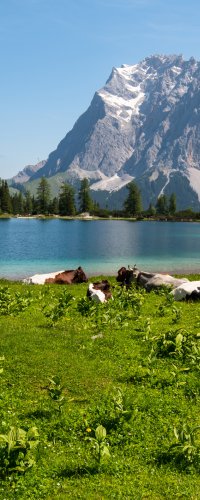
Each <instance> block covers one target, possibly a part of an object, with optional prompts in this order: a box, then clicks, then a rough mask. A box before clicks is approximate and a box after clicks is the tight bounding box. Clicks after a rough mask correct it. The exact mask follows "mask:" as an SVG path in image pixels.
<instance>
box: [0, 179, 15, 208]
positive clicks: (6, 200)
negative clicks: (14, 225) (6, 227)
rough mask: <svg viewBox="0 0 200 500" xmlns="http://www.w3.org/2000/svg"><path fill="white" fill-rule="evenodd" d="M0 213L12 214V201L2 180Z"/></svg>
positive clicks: (5, 183)
mask: <svg viewBox="0 0 200 500" xmlns="http://www.w3.org/2000/svg"><path fill="white" fill-rule="evenodd" d="M0 200H1V212H3V213H7V214H10V213H11V212H12V201H11V196H10V193H9V188H8V183H7V181H4V180H2V181H1V184H0Z"/></svg>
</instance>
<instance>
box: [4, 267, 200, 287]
mask: <svg viewBox="0 0 200 500" xmlns="http://www.w3.org/2000/svg"><path fill="white" fill-rule="evenodd" d="M144 271H146V272H153V273H155V274H156V273H158V274H163V275H167V274H168V275H170V276H178V277H179V276H180V277H184V276H185V277H187V278H188V277H189V276H200V270H192V272H191V271H184V270H183V271H180V270H178V272H176V271H172V272H171V271H170V270H169V271H160V270H157V271H151V270H149V269H148V271H147V270H146V269H144ZM54 272H55V274H58V273H59V272H61V271H60V270H58V271H54ZM43 274H51V272H49V273H35V274H34V275H32V276H35V275H38V276H42V275H43ZM86 275H87V278H88V281H90V279H91V278H97V277H100V276H101V277H109V278H116V277H117V272H116V273H115V274H114V273H108V272H105V273H104V272H96V273H92V272H91V273H90V272H88V273H86ZM28 278H30V276H29V275H28V276H24V275H23V276H20V277H19V276H12V277H10V276H9V277H7V276H1V275H0V282H1V281H6V282H11V283H22V284H26V283H25V282H24V280H26V279H28Z"/></svg>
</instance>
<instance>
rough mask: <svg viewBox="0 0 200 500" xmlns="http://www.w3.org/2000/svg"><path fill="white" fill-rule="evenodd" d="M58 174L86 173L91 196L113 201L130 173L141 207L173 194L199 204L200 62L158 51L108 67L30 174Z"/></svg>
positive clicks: (73, 178)
mask: <svg viewBox="0 0 200 500" xmlns="http://www.w3.org/2000/svg"><path fill="white" fill-rule="evenodd" d="M57 173H59V175H60V176H61V177H62V173H65V180H67V181H68V182H70V183H72V184H74V183H77V181H78V180H80V179H82V178H84V177H88V179H90V183H91V190H92V193H93V194H94V197H95V196H96V197H97V198H99V193H100V192H102V195H103V193H107V195H106V197H107V198H109V193H112V198H113V197H114V196H115V194H116V200H117V199H119V196H118V194H117V193H118V192H119V190H121V189H123V192H125V191H126V190H124V186H125V185H126V184H127V183H128V182H130V180H131V179H135V180H136V182H137V183H138V185H139V186H140V188H141V191H142V197H143V203H144V206H147V205H148V204H149V202H150V201H151V202H153V203H154V202H155V201H156V198H157V196H159V195H160V194H162V193H163V192H165V193H166V194H171V192H175V193H176V195H177V201H178V208H183V207H185V206H186V205H185V203H186V199H187V206H191V207H192V208H195V209H200V63H199V62H197V61H195V60H194V59H193V58H191V59H190V60H189V61H184V60H183V58H182V57H181V56H176V55H175V56H159V55H158V56H152V57H147V58H146V59H144V60H143V61H141V62H140V63H138V64H135V65H133V66H129V65H123V66H121V68H113V70H112V73H111V75H110V77H109V79H108V81H107V82H106V84H105V86H104V87H103V88H102V89H100V90H99V91H98V92H96V93H95V95H94V98H93V100H92V102H91V104H90V106H89V108H88V110H87V111H86V112H85V113H84V114H83V115H82V116H80V118H79V119H78V120H77V122H76V123H75V125H74V127H73V129H72V130H71V131H70V132H69V133H68V134H67V135H66V136H65V138H64V139H63V140H62V141H61V142H60V144H59V145H58V147H57V149H56V150H55V151H53V152H52V153H51V154H50V155H49V158H48V159H47V161H46V163H45V165H44V166H43V167H42V168H41V169H39V170H38V171H37V172H35V173H34V174H33V175H32V176H31V179H36V178H39V177H41V176H42V175H44V176H46V177H47V178H48V177H52V176H54V175H56V174H57ZM181 190H182V191H183V192H182V191H181ZM185 193H186V194H187V196H185ZM104 197H105V196H104Z"/></svg>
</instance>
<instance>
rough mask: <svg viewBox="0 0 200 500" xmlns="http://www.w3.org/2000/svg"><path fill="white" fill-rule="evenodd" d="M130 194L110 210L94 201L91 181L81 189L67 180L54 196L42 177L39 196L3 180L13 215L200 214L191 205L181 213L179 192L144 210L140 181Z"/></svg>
mask: <svg viewBox="0 0 200 500" xmlns="http://www.w3.org/2000/svg"><path fill="white" fill-rule="evenodd" d="M127 190H128V194H127V197H126V199H125V201H124V205H123V208H122V209H121V210H108V209H104V208H101V207H100V206H99V204H98V203H97V202H95V201H93V200H92V197H91V193H90V187H89V181H88V179H86V178H85V179H83V180H82V181H81V183H80V188H79V190H78V192H76V191H75V189H74V188H73V187H72V186H71V185H69V184H67V183H65V182H64V183H63V184H62V186H61V188H60V191H59V194H58V196H56V197H54V198H52V197H51V189H50V186H49V183H48V180H47V179H46V178H45V177H42V178H41V179H40V181H39V184H38V187H37V191H36V195H31V193H30V191H29V190H26V191H24V192H23V193H22V192H21V191H16V192H15V193H14V194H10V191H9V186H8V183H7V181H6V180H0V214H12V215H38V214H41V215H46V216H47V215H60V216H74V215H76V214H78V213H84V212H89V213H90V214H91V215H97V216H100V217H101V216H102V217H104V216H109V215H112V216H118V217H120V216H121V217H123V216H124V217H141V218H142V217H148V218H151V217H155V218H156V217H172V216H176V217H178V218H181V217H182V218H197V217H199V216H200V214H198V213H195V212H193V211H192V210H191V209H190V208H188V209H185V210H182V211H179V212H177V207H176V195H175V194H174V193H172V194H171V195H170V196H167V195H165V194H161V195H160V196H159V197H158V199H157V202H156V204H155V205H153V204H152V203H150V205H149V207H148V209H147V210H144V209H143V206H142V197H141V192H140V190H139V188H138V186H137V184H136V183H135V182H134V181H132V182H130V183H129V184H128V185H127Z"/></svg>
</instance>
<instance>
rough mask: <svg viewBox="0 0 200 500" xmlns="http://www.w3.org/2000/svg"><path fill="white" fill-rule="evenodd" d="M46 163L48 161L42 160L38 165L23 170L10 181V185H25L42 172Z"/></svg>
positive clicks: (28, 166)
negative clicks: (37, 173)
mask: <svg viewBox="0 0 200 500" xmlns="http://www.w3.org/2000/svg"><path fill="white" fill-rule="evenodd" d="M45 163H46V160H42V161H40V162H38V163H37V164H36V165H27V166H26V167H24V168H23V170H21V171H20V172H18V174H17V175H14V177H12V179H9V180H10V183H11V182H12V183H15V184H23V183H24V182H28V181H29V179H31V177H33V175H34V174H35V173H36V172H37V171H38V170H41V169H42V168H43V167H44V165H45Z"/></svg>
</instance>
